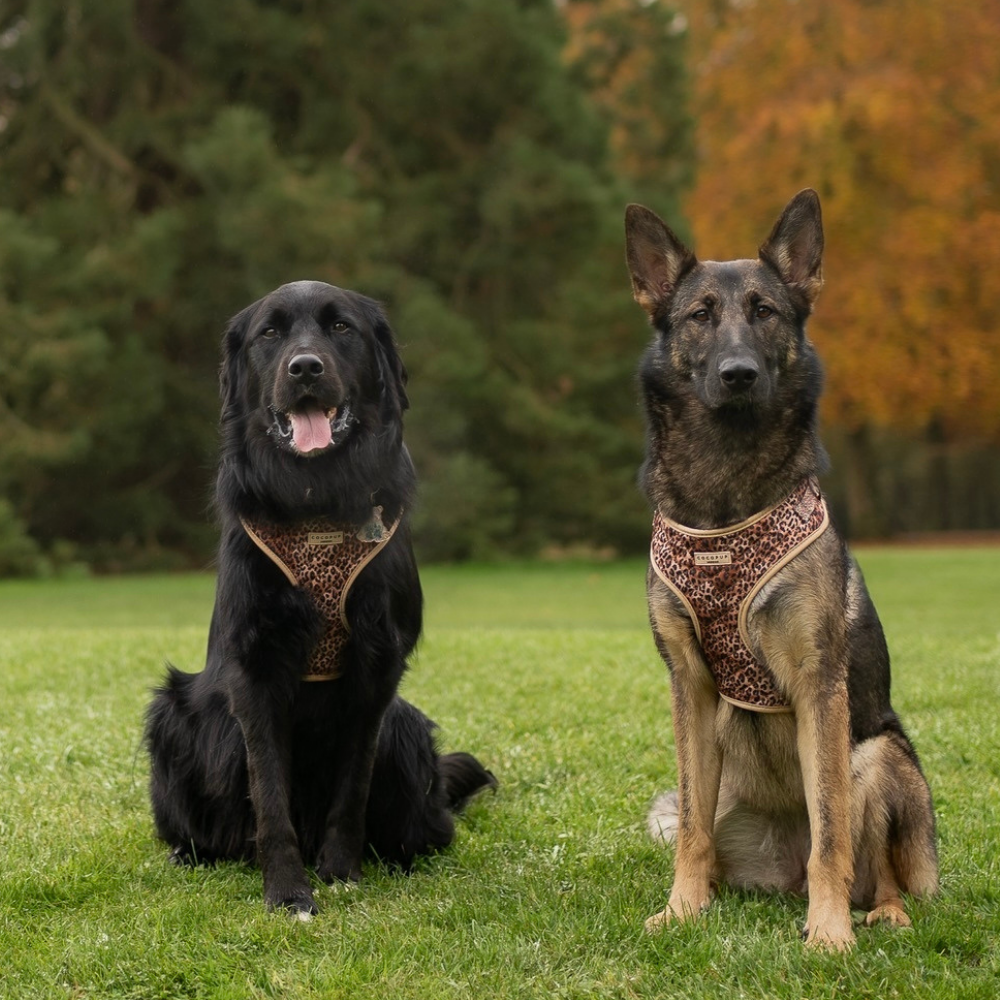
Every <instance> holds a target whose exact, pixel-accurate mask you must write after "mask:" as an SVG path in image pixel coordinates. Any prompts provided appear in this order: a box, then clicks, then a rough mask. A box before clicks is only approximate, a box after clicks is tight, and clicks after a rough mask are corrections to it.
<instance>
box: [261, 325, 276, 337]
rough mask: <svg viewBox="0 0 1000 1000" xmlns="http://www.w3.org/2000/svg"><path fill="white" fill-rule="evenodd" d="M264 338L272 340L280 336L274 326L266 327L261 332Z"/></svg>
mask: <svg viewBox="0 0 1000 1000" xmlns="http://www.w3.org/2000/svg"><path fill="white" fill-rule="evenodd" d="M260 335H261V336H262V337H267V339H268V340H270V339H271V338H272V337H277V336H278V331H277V330H275V328H274V327H273V326H265V327H264V329H263V330H261V331H260Z"/></svg>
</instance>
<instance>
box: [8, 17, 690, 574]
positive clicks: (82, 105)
mask: <svg viewBox="0 0 1000 1000" xmlns="http://www.w3.org/2000/svg"><path fill="white" fill-rule="evenodd" d="M570 6H571V7H574V6H576V5H570ZM580 6H581V7H593V6H594V5H593V4H582V5H580ZM607 6H608V12H607V17H608V18H609V20H608V21H607V23H608V25H609V29H608V30H609V31H611V30H613V31H614V32H618V40H617V42H616V44H617V46H618V55H617V56H616V57H615V58H614V59H609V58H607V57H605V56H601V57H599V58H598V57H595V56H593V53H592V51H591V50H592V48H593V47H592V46H589V47H588V46H584V47H583V50H581V51H580V52H574V50H573V49H572V48H570V49H567V48H566V41H567V38H566V22H564V20H563V15H562V14H560V12H559V11H558V10H557V9H556V7H555V6H554V5H553V4H552V3H551V2H550V0H398V2H396V3H392V4H385V3H379V2H377V0H357V2H353V3H350V4H326V3H320V2H317V0H219V2H216V3H210V4H206V3H196V2H194V0H177V2H174V0H104V2H102V3H100V4H93V3H85V2H83V0H9V2H8V3H7V4H6V5H5V7H4V9H3V11H2V13H0V328H2V330H3V336H2V339H0V496H3V497H6V499H7V503H8V507H6V508H4V510H5V511H6V513H5V520H4V525H5V527H4V531H5V532H6V534H7V535H10V536H12V537H14V536H17V537H19V538H20V539H21V543H24V544H26V545H27V549H26V550H25V551H27V550H29V549H30V550H32V551H34V550H33V549H32V542H31V540H32V539H34V540H35V542H36V543H37V542H40V543H42V544H44V545H45V546H46V547H47V548H48V549H49V550H50V551H51V550H52V546H53V544H54V543H55V542H56V540H59V539H63V540H71V541H72V542H73V543H74V544H75V545H76V546H77V548H78V551H79V553H80V555H81V556H83V557H85V558H87V559H89V560H91V561H94V562H96V563H97V564H99V565H105V566H114V565H124V564H128V563H132V564H135V563H138V562H147V563H148V562H149V561H150V560H151V559H154V558H162V559H165V560H167V559H170V558H172V556H171V553H175V552H178V551H180V552H185V553H187V554H188V556H190V555H191V554H196V555H203V554H204V553H205V552H207V551H208V549H209V548H210V544H211V531H210V530H209V529H207V528H206V526H205V523H206V516H205V511H206V503H207V496H208V483H209V481H210V478H211V468H212V465H213V461H214V458H213V456H214V450H215V434H214V427H215V422H216V397H215V386H214V383H215V371H216V367H217V349H218V340H219V334H220V333H221V330H222V327H223V325H224V323H225V320H226V318H227V317H228V316H229V315H231V314H232V313H234V312H235V311H236V310H237V309H239V308H241V307H242V306H243V305H245V304H246V303H247V302H249V301H252V300H253V299H255V298H257V297H258V296H260V295H261V294H263V293H265V292H266V291H268V290H270V289H271V288H272V287H274V286H276V285H278V284H280V283H282V282H284V281H288V280H294V279H297V278H302V277H312V278H319V279H322V280H327V281H331V282H333V283H336V284H341V285H344V286H348V287H353V288H358V289H360V290H362V291H365V292H367V293H369V294H371V295H374V296H375V297H377V298H379V299H381V300H382V301H383V302H384V303H385V304H386V307H387V309H388V311H389V314H390V316H391V317H392V320H393V323H394V326H395V328H396V330H397V333H398V336H399V338H400V340H401V343H402V346H403V351H404V358H405V360H406V363H407V365H408V367H409V369H410V372H411V389H412V392H411V399H412V402H413V409H412V411H411V414H410V417H409V420H408V438H409V440H410V443H411V448H412V450H413V452H414V455H415V458H416V461H417V464H418V469H419V471H420V473H421V476H422V481H423V484H424V486H423V494H422V505H421V509H420V511H419V512H418V538H420V539H422V540H423V544H424V548H425V551H427V552H429V553H430V554H432V555H435V556H440V557H463V556H470V555H482V554H487V553H490V552H494V551H496V550H498V549H517V548H520V549H533V548H537V547H539V546H541V545H543V544H548V543H555V544H560V545H567V544H572V543H574V542H579V541H586V542H588V543H591V544H611V545H616V546H628V545H631V544H633V543H634V542H636V541H637V540H638V539H639V538H641V536H642V533H643V532H644V515H643V512H642V509H641V505H640V504H639V503H638V501H637V499H636V496H635V492H634V489H633V487H632V477H633V470H634V467H635V465H636V464H637V461H638V454H637V452H638V447H639V444H638V438H639V433H638V423H637V418H636V410H635V406H634V403H633V398H632V386H631V378H630V373H631V369H632V365H633V364H634V358H635V356H636V354H637V350H638V347H639V345H640V343H641V340H642V336H643V334H642V330H641V326H640V327H637V325H636V323H635V316H634V314H633V312H632V307H631V303H630V301H629V297H628V294H627V282H625V281H624V280H623V270H622V265H621V263H620V257H621V250H620V212H621V206H622V204H623V203H624V202H625V201H626V200H627V199H628V198H629V197H632V196H633V194H634V192H635V191H637V190H642V191H643V192H644V193H645V195H646V197H648V198H649V199H651V200H655V201H656V202H657V203H658V204H659V205H663V204H665V203H666V204H668V205H670V204H676V203H677V199H678V195H679V187H680V185H681V184H682V183H683V181H684V179H685V178H686V176H687V174H686V170H687V167H686V164H687V162H688V161H689V158H690V146H689V142H688V135H689V132H688V128H687V118H686V115H685V113H684V112H683V110H681V109H682V108H683V72H682V69H681V50H680V40H679V38H677V37H674V36H672V35H670V34H669V33H668V32H666V31H662V32H660V34H659V35H657V36H656V42H657V44H656V46H654V45H653V44H652V43H651V42H648V41H643V42H642V45H641V46H640V48H642V47H643V46H644V47H645V48H644V50H645V51H647V52H648V53H650V54H649V55H648V56H647V62H646V64H645V66H644V68H641V72H640V75H641V73H646V72H648V73H651V74H652V77H651V79H652V78H653V77H655V79H656V80H657V84H658V86H659V87H660V88H661V92H662V94H663V97H662V101H663V106H664V107H668V106H669V107H670V108H671V109H672V110H671V116H670V125H669V128H668V129H666V130H665V131H664V130H663V129H662V128H661V130H660V131H658V132H655V133H654V134H652V135H649V136H646V137H645V138H643V139H642V141H641V143H640V142H638V135H639V132H641V129H639V128H638V126H636V127H635V128H634V129H633V134H634V136H635V137H636V138H637V146H636V148H637V149H639V147H640V146H641V155H640V156H639V160H640V161H641V162H639V163H638V165H637V164H634V163H631V162H630V161H629V157H628V155H627V149H626V147H627V146H628V144H627V143H624V144H623V142H622V141H621V135H622V133H621V131H620V129H619V131H615V128H616V126H614V119H615V116H616V112H615V105H614V102H613V101H612V102H611V103H609V101H608V99H607V96H606V94H605V93H604V90H603V88H604V85H605V83H606V82H607V80H608V79H612V78H614V79H615V80H617V79H618V77H616V76H615V74H616V73H617V70H614V71H612V70H613V69H614V66H617V65H618V62H620V61H621V59H622V58H623V53H626V54H627V50H628V37H629V35H630V33H631V36H632V37H635V36H636V32H637V31H639V30H642V29H643V26H644V25H645V26H648V25H649V24H650V23H653V22H651V21H650V18H652V17H654V15H653V14H651V13H646V14H644V15H643V14H641V13H638V12H637V11H638V10H639V9H638V8H636V9H627V8H628V7H629V5H622V4H609V5H607ZM633 6H634V5H633ZM565 13H566V16H567V18H568V23H569V24H570V27H572V26H573V22H572V18H570V17H569V12H568V11H566V12H565ZM657 16H660V15H657ZM637 17H639V18H640V20H636V18H637ZM643 17H644V18H645V20H641V18H643ZM663 17H665V15H663ZM663 23H666V22H665V21H664V22H663ZM654 48H655V52H654V51H653V50H654ZM587 53H590V54H587ZM616 60H617V62H616ZM626 62H628V60H627V58H626ZM629 72H631V73H632V76H633V77H634V76H635V72H633V71H631V70H630V71H629ZM615 88H618V89H619V90H620V87H619V84H618V83H617V82H616V83H615V84H614V86H613V88H612V89H615ZM651 121H652V119H651ZM630 127H631V126H630ZM658 127H659V126H658ZM609 132H610V133H611V135H612V138H611V139H609ZM616 136H617V138H615V137H616ZM657 159H658V160H659V161H660V169H661V170H662V173H659V174H658V173H657V172H656V170H654V168H653V163H654V161H655V160H657ZM26 536H30V537H29V538H28V539H27V541H25V537H26Z"/></svg>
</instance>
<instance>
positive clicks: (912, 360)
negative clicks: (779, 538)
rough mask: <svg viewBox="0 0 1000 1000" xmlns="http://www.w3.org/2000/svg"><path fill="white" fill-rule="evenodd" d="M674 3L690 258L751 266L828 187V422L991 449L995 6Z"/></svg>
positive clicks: (996, 386) (999, 174)
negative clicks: (687, 135) (683, 88)
mask: <svg viewBox="0 0 1000 1000" xmlns="http://www.w3.org/2000/svg"><path fill="white" fill-rule="evenodd" d="M680 7H681V9H682V10H683V12H684V14H685V16H686V17H687V19H688V22H689V31H690V38H689V48H690V58H691V69H692V74H691V75H692V79H693V81H694V90H695V92H694V95H693V101H694V112H695V117H696V121H697V179H696V183H695V186H694V189H693V191H692V194H691V196H690V198H689V200H688V202H687V206H686V207H687V215H688V218H689V220H690V222H691V225H692V228H693V230H694V231H695V233H696V234H697V237H698V240H697V243H698V250H699V252H700V253H702V255H703V256H718V255H732V254H733V253H734V252H735V253H737V254H746V255H751V254H752V253H753V251H754V249H755V247H756V245H757V243H758V242H759V241H760V240H761V238H762V235H763V232H764V230H765V228H766V226H767V224H768V222H769V220H770V219H771V218H772V216H774V215H775V214H776V213H777V211H778V210H779V209H780V207H781V205H782V204H783V203H784V201H785V200H786V199H787V198H788V197H789V196H790V195H791V194H792V193H794V192H795V191H796V190H797V189H799V188H801V187H804V186H807V185H808V186H813V187H815V188H817V189H818V190H819V192H820V194H821V196H822V199H823V211H824V217H825V224H826V232H827V254H826V278H827V281H826V287H825V290H824V293H823V296H822V298H821V300H820V303H819V306H818V310H817V314H816V317H815V319H814V320H813V324H812V335H813V337H814V339H815V340H816V341H817V343H818V345H819V347H820V350H821V352H822V354H823V357H824V359H825V362H826V368H827V373H828V378H827V391H826V398H825V410H824V414H825V418H826V420H827V422H828V423H829V424H832V425H836V426H839V427H841V428H843V429H844V430H845V431H846V432H847V433H848V435H849V440H853V441H855V442H856V443H858V444H861V445H863V444H864V443H865V442H866V441H867V440H868V432H869V431H871V430H873V429H879V428H895V429H897V430H902V431H905V433H907V434H909V435H918V434H919V435H926V436H927V437H928V438H930V439H933V440H934V441H936V442H943V443H947V442H961V441H966V442H968V441H970V440H974V439H975V440H985V441H989V442H993V443H996V442H997V441H1000V351H998V349H997V346H998V345H997V333H998V330H997V327H998V323H997V320H996V312H997V308H998V304H1000V268H998V264H1000V60H998V59H997V53H998V52H1000V5H997V4H996V3H995V2H994V0H966V2H964V3H961V4H942V3H940V2H939V0H895V2H893V3H885V2H871V0H839V2H838V3H835V4H831V3H806V2H796V0H681V3H680ZM855 501H856V503H857V504H860V505H861V506H863V505H864V504H863V497H859V496H856V497H855ZM859 513H860V512H859Z"/></svg>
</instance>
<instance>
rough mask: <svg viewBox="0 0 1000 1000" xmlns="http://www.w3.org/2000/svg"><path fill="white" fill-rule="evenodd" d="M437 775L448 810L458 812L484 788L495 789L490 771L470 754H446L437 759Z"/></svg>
mask: <svg viewBox="0 0 1000 1000" xmlns="http://www.w3.org/2000/svg"><path fill="white" fill-rule="evenodd" d="M438 773H439V774H440V775H441V781H442V783H443V785H444V793H445V796H446V797H447V802H448V808H449V809H450V810H451V811H452V812H459V811H460V810H461V809H463V808H464V807H465V804H466V803H467V802H468V801H469V799H471V798H472V797H473V796H474V795H476V794H477V793H478V792H481V791H482V790H483V789H484V788H493V789H495V788H496V787H497V784H498V782H497V779H496V778H495V777H494V775H493V772H492V771H487V770H486V768H485V767H483V765H482V764H480V763H479V761H478V760H476V758H475V757H473V756H472V754H471V753H446V754H442V756H440V757H439V758H438Z"/></svg>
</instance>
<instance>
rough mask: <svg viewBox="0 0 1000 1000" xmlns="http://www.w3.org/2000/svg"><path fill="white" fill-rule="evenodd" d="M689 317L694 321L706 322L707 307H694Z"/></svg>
mask: <svg viewBox="0 0 1000 1000" xmlns="http://www.w3.org/2000/svg"><path fill="white" fill-rule="evenodd" d="M691 319H693V320H694V321H695V322H696V323H707V322H708V310H707V309H696V310H695V311H694V312H693V313H691Z"/></svg>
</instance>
